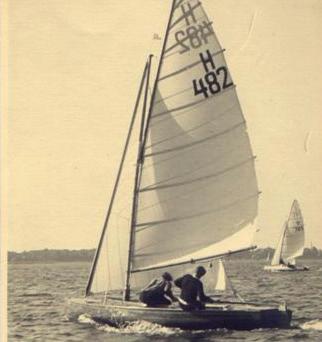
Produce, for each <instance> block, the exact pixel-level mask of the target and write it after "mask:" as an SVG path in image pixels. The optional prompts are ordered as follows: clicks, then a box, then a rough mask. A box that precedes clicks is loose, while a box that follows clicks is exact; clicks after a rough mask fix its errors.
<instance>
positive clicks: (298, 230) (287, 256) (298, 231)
mask: <svg viewBox="0 0 322 342" xmlns="http://www.w3.org/2000/svg"><path fill="white" fill-rule="evenodd" d="M304 243H305V237H304V222H303V217H302V214H301V210H300V206H299V204H298V202H297V200H294V202H293V204H292V207H291V211H290V215H289V218H288V220H287V222H286V223H285V225H284V228H283V231H282V235H281V237H280V239H279V242H278V245H277V248H276V250H275V253H274V256H273V259H272V265H279V264H280V263H281V261H283V262H286V263H290V264H293V265H294V264H295V258H297V257H299V256H301V255H302V254H303V250H304Z"/></svg>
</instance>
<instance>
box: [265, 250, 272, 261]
mask: <svg viewBox="0 0 322 342" xmlns="http://www.w3.org/2000/svg"><path fill="white" fill-rule="evenodd" d="M270 260H271V253H270V252H268V253H267V257H266V261H267V262H269V261H270Z"/></svg>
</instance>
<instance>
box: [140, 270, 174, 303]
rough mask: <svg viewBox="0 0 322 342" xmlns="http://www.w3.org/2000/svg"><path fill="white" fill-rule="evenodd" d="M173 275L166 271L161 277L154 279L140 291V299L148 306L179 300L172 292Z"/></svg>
mask: <svg viewBox="0 0 322 342" xmlns="http://www.w3.org/2000/svg"><path fill="white" fill-rule="evenodd" d="M172 280H173V279H172V276H171V274H170V273H168V272H165V273H163V274H162V278H161V279H158V278H156V279H153V280H152V281H151V282H150V283H149V284H148V285H147V286H146V287H145V288H144V289H143V290H142V291H141V293H140V301H141V302H142V303H145V304H147V306H161V305H170V304H171V303H172V302H175V301H177V298H176V297H175V296H174V295H173V293H172V290H171V288H172Z"/></svg>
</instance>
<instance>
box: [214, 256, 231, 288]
mask: <svg viewBox="0 0 322 342" xmlns="http://www.w3.org/2000/svg"><path fill="white" fill-rule="evenodd" d="M229 288H230V281H229V279H228V277H227V274H226V270H225V266H224V264H223V262H222V260H221V259H219V261H218V271H217V279H216V283H215V290H216V291H227V289H229Z"/></svg>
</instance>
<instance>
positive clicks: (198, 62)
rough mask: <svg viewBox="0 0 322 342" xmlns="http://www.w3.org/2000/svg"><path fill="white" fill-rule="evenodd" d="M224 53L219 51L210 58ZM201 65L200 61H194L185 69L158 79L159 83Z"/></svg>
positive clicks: (222, 50)
mask: <svg viewBox="0 0 322 342" xmlns="http://www.w3.org/2000/svg"><path fill="white" fill-rule="evenodd" d="M224 51H225V49H221V50H219V51H216V52H214V53H212V54H211V56H212V57H215V56H217V55H219V54H220V53H223V52H224ZM201 63H202V61H200V60H198V61H196V62H194V63H191V64H189V65H187V66H185V67H183V68H181V69H178V70H176V71H174V72H172V73H170V74H167V75H164V76H162V77H160V79H159V82H161V81H163V80H165V79H167V78H169V77H172V76H176V75H178V74H180V73H182V72H184V71H188V70H189V69H191V68H193V67H195V66H197V65H199V64H201Z"/></svg>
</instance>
